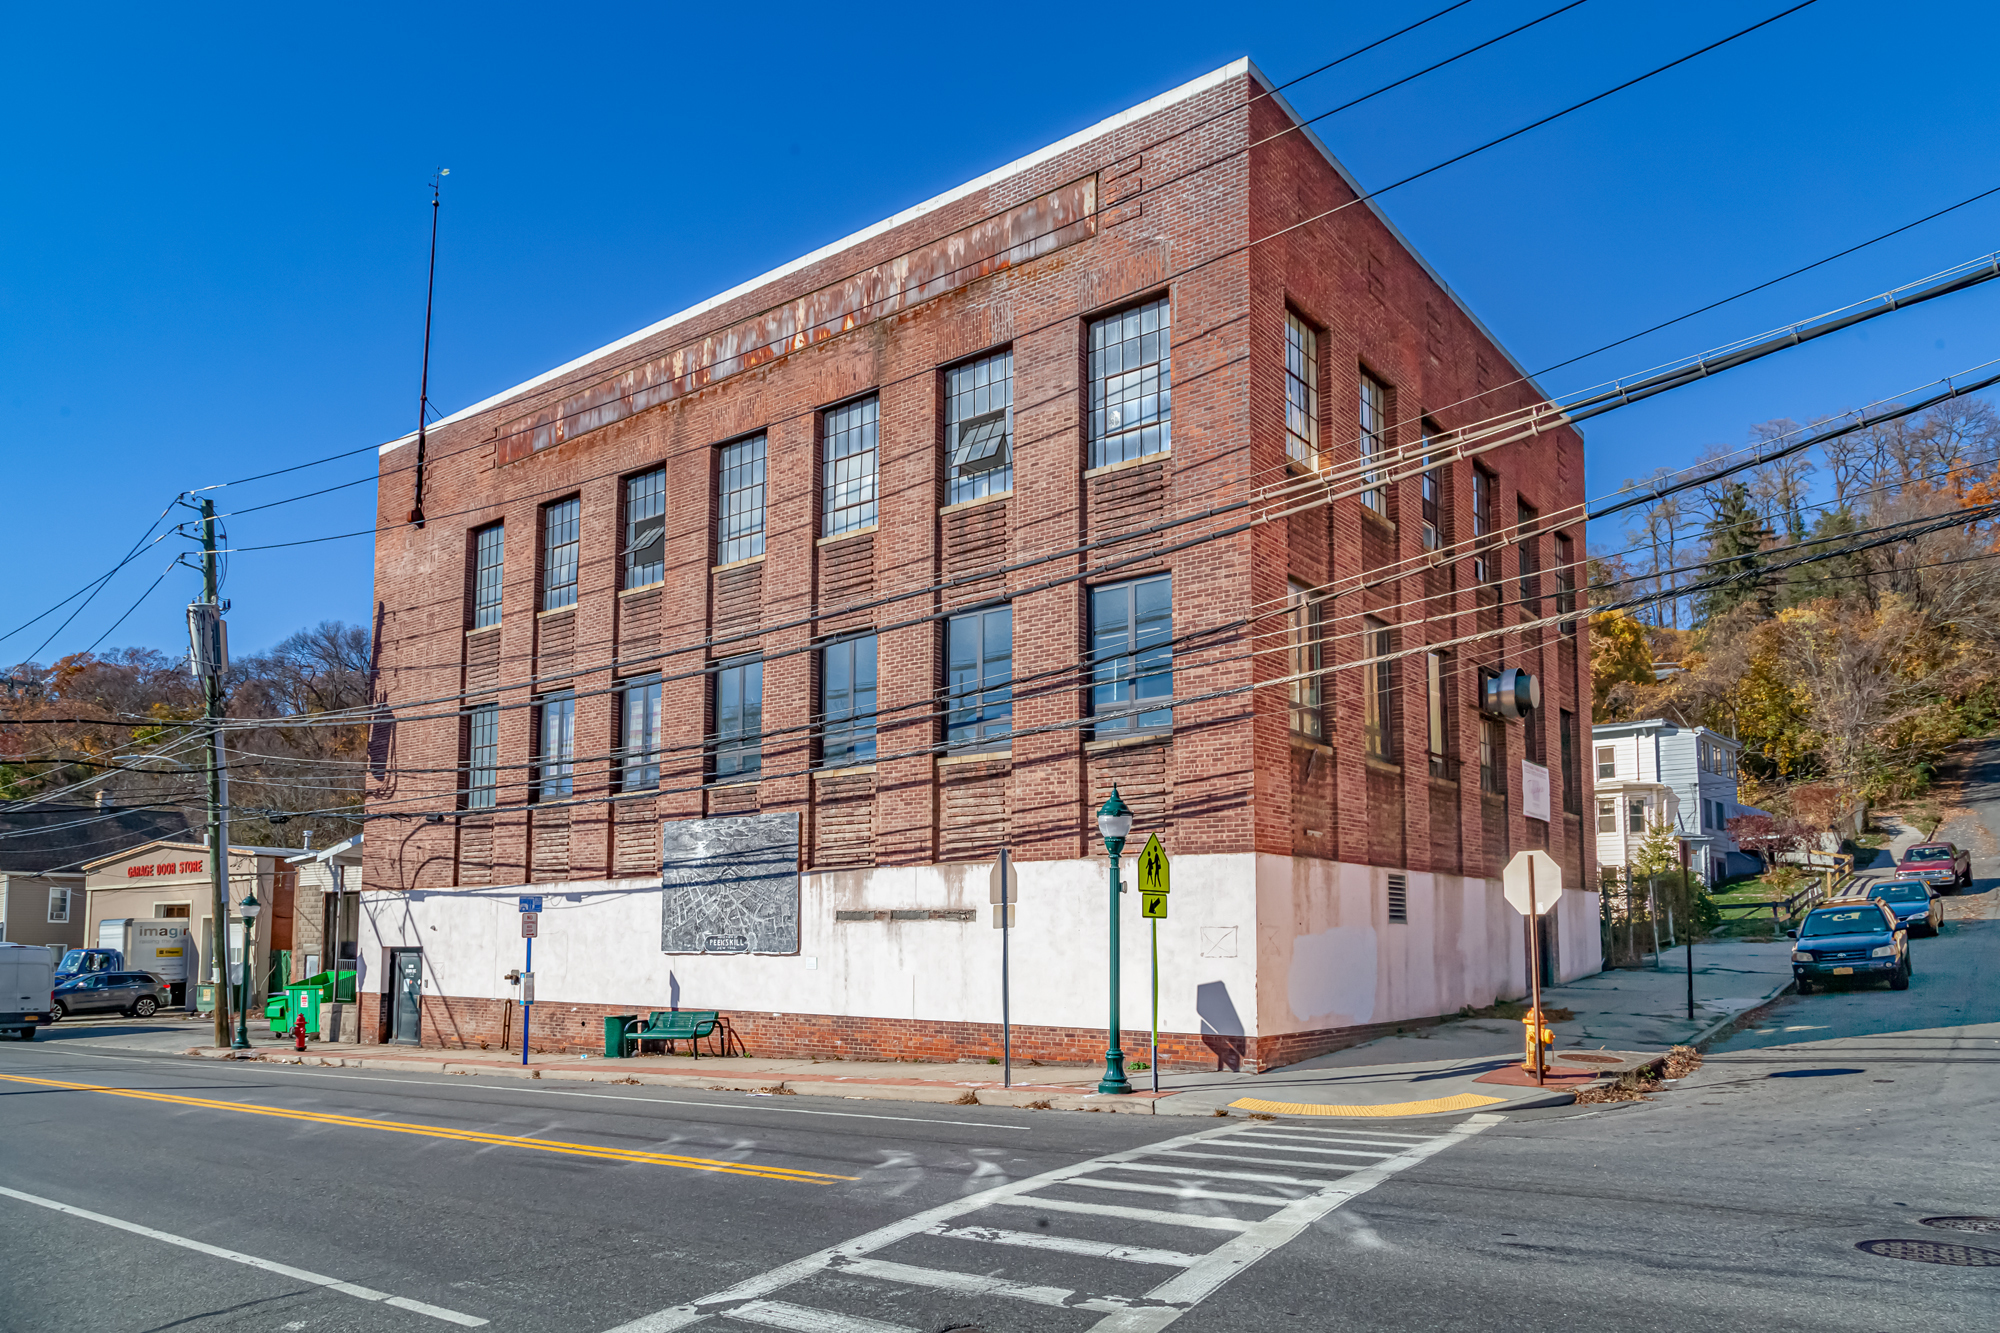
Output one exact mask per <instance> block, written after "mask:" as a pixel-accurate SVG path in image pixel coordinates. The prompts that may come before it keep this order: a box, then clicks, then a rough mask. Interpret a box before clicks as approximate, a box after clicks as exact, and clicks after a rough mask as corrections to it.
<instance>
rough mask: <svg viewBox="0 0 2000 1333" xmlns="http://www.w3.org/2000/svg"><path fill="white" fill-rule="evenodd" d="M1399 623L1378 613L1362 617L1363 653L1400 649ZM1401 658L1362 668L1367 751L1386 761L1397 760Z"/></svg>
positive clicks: (1380, 653)
mask: <svg viewBox="0 0 2000 1333" xmlns="http://www.w3.org/2000/svg"><path fill="white" fill-rule="evenodd" d="M1395 633H1396V627H1395V626H1394V625H1391V624H1389V623H1388V622H1386V621H1382V620H1378V619H1376V618H1375V617H1374V616H1364V617H1363V618H1362V621H1361V656H1362V657H1363V658H1364V659H1366V658H1371V657H1374V658H1382V657H1386V656H1387V655H1388V654H1390V653H1393V652H1395V651H1396V649H1395ZM1399 664H1400V661H1399V660H1390V661H1378V662H1374V663H1371V664H1370V665H1369V666H1367V667H1365V668H1364V669H1363V672H1362V686H1361V689H1362V698H1361V727H1362V736H1363V753H1364V754H1366V755H1367V756H1368V757H1369V758H1370V759H1374V760H1378V761H1380V762H1382V763H1385V764H1393V763H1396V762H1397V756H1398V747H1397V744H1396V740H1397V737H1396V732H1397V725H1396V714H1397V707H1396V705H1397V702H1398V700H1397V698H1396V681H1397V676H1398V675H1399V674H1400V673H1399V672H1398V671H1397V670H1396V668H1397V666H1398V665H1399Z"/></svg>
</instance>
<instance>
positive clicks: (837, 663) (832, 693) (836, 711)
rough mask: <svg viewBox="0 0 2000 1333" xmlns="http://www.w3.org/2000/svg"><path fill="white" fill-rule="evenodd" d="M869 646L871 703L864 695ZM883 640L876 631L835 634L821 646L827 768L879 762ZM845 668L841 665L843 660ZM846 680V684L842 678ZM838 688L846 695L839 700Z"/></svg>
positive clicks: (821, 733) (823, 762) (821, 716)
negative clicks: (841, 684)
mask: <svg viewBox="0 0 2000 1333" xmlns="http://www.w3.org/2000/svg"><path fill="white" fill-rule="evenodd" d="M864 646H865V650H866V658H867V662H866V666H867V671H866V679H867V685H866V688H865V693H866V694H867V703H866V706H865V707H864V706H863V704H862V702H861V695H862V694H863V692H864V688H863V684H862V680H863V671H862V669H861V668H862V665H863V663H862V658H863V651H864ZM880 651H881V641H880V638H879V636H877V635H876V634H875V632H874V631H873V630H870V631H869V632H868V633H866V634H850V635H846V636H844V637H842V638H838V639H831V640H829V641H827V642H826V643H823V644H821V645H820V648H819V700H818V708H817V710H816V711H817V713H818V715H819V751H820V759H819V762H820V767H822V768H854V767H859V766H862V765H866V764H872V763H874V762H875V753H876V745H875V729H876V725H877V722H878V720H879V717H880V696H881V676H880V656H879V654H880ZM843 659H844V667H845V670H844V673H843V672H841V671H839V670H837V668H839V667H841V666H842V665H843ZM843 678H844V679H845V681H846V684H845V686H844V687H842V686H840V685H838V684H837V683H836V682H838V681H840V680H842V679H843ZM836 691H838V693H839V696H841V697H843V698H844V701H843V702H839V703H836V697H837V696H836Z"/></svg>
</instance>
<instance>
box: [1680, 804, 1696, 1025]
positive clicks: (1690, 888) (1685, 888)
mask: <svg viewBox="0 0 2000 1333" xmlns="http://www.w3.org/2000/svg"><path fill="white" fill-rule="evenodd" d="M1681 892H1682V894H1683V895H1684V898H1683V905H1684V906H1685V908H1686V910H1687V919H1686V921H1685V922H1683V923H1682V924H1683V926H1684V927H1685V929H1686V930H1687V974H1688V1017H1689V1018H1693V1017H1694V919H1695V917H1694V885H1693V884H1692V883H1691V882H1690V881H1689V879H1688V845H1687V844H1686V843H1685V842H1684V843H1682V844H1681Z"/></svg>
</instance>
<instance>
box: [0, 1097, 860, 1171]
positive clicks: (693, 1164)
mask: <svg viewBox="0 0 2000 1333" xmlns="http://www.w3.org/2000/svg"><path fill="white" fill-rule="evenodd" d="M0 1079H4V1080H6V1081H7V1082H9V1083H32V1084H36V1085H38V1086H41V1087H45V1088H64V1089H67V1090H69V1091H72V1092H101V1093H103V1094H104V1095H105V1096H107V1097H131V1098H134V1099H136V1100H138V1101H146V1102H166V1103H168V1104H170V1105H174V1106H193V1107H199V1108H201V1109H203V1110H209V1111H235V1112H238V1113H239V1114H242V1115H265V1116H276V1117H278V1118H279V1119H283V1120H304V1121H306V1122H308V1123H310V1124H315V1125H333V1126H336V1127H339V1128H342V1129H373V1130H380V1131H382V1132H384V1133H388V1134H416V1135H419V1136H420V1137H423V1138H429V1139H452V1140H455V1141H457V1142H459V1143H477V1144H481V1145H483V1146H486V1147H493V1148H531V1149H533V1150H534V1151H536V1152H552V1153H562V1154H564V1155H565V1156H569V1157H596V1158H600V1159H602V1160H604V1161H610V1162H635V1163H638V1164H640V1165H642V1166H675V1167H679V1168H681V1169H682V1170H684V1171H720V1172H725V1173H727V1174H729V1175H732V1176H757V1177H760V1178H762V1179H764V1180H788V1181H792V1182H793V1183H795V1184H802V1185H830V1184H832V1183H833V1182H835V1181H837V1180H853V1179H855V1177H853V1176H833V1175H827V1174H825V1173H823V1172H819V1171H794V1170H791V1169H790V1168H788V1167H782V1166H759V1165H757V1164H755V1163H750V1162H721V1161H716V1160H715V1159H713V1158H708V1157H683V1156H681V1155H680V1154H678V1153H664V1152H643V1151H641V1150H639V1149H637V1148H598V1147H593V1146H591V1145H590V1144H586V1143H564V1142H562V1141H561V1140H559V1139H535V1138H528V1137H525V1136H522V1135H515V1134H486V1133H482V1132H481V1131H479V1130H476V1129H449V1128H445V1127H443V1126H437V1125H406V1124H399V1123H397V1122H395V1121H392V1120H374V1119H369V1118H367V1117H363V1116H352V1115H329V1114H327V1113H325V1112H322V1111H290V1110H286V1109H284V1108H282V1107H276V1106H252V1105H248V1104H246V1103H243V1102H226V1101H219V1100H215V1099H213V1098H208V1097H183V1096H180V1095H179V1094H177V1093H171V1092H147V1091H143V1090H141V1089H138V1088H107V1087H105V1086H103V1085H102V1084H98V1083H71V1082H68V1081H66V1080H63V1079H57V1078H28V1077H26V1076H25V1075H21V1074H0Z"/></svg>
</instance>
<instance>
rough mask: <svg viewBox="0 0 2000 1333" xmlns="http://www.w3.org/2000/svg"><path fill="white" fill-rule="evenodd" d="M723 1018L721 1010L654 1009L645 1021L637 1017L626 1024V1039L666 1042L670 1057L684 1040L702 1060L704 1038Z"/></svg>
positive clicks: (635, 1041)
mask: <svg viewBox="0 0 2000 1333" xmlns="http://www.w3.org/2000/svg"><path fill="white" fill-rule="evenodd" d="M721 1018H722V1011H721V1010H719V1009H655V1010H654V1011H653V1012H652V1013H650V1014H648V1015H647V1016H646V1017H645V1018H643V1019H638V1018H635V1019H633V1020H632V1021H631V1023H630V1024H628V1025H627V1028H626V1033H625V1036H626V1039H627V1040H628V1041H631V1042H634V1043H638V1042H642V1041H663V1042H665V1043H667V1054H669V1055H671V1054H673V1049H674V1043H675V1042H677V1041H685V1042H686V1043H687V1044H688V1045H689V1046H690V1047H691V1048H693V1050H694V1054H695V1058H696V1059H697V1060H698V1059H700V1058H701V1039H702V1038H703V1037H706V1036H708V1035H709V1034H711V1033H712V1032H714V1031H715V1028H716V1024H717V1023H718V1022H719V1021H720V1020H721Z"/></svg>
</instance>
